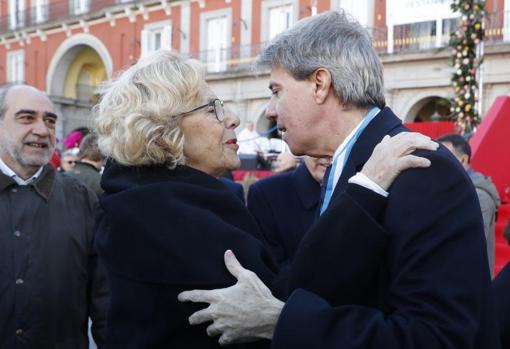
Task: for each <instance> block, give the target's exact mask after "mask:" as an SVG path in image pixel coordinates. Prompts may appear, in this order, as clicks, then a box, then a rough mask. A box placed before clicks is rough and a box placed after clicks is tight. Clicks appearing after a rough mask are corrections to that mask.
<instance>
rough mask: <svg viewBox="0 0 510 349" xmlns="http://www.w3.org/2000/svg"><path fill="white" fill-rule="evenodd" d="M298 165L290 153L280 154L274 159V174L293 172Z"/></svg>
mask: <svg viewBox="0 0 510 349" xmlns="http://www.w3.org/2000/svg"><path fill="white" fill-rule="evenodd" d="M297 165H298V160H297V159H296V157H295V156H294V155H292V153H288V152H287V153H280V154H278V157H277V158H276V161H275V165H274V172H276V173H283V172H288V171H292V170H294V169H295V168H296V167H297Z"/></svg>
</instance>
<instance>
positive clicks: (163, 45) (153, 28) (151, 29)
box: [141, 21, 172, 57]
mask: <svg viewBox="0 0 510 349" xmlns="http://www.w3.org/2000/svg"><path fill="white" fill-rule="evenodd" d="M141 40H142V41H141V42H142V54H141V55H142V57H144V56H146V55H147V54H148V53H150V52H154V51H156V50H159V49H166V50H170V49H171V48H172V23H171V22H170V21H163V22H158V23H151V24H148V25H146V26H145V27H144V29H143V30H142V38H141Z"/></svg>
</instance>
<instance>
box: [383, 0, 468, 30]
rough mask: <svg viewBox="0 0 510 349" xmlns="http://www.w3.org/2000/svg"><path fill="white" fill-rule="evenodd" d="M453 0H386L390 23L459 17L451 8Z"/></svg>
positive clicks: (388, 21)
mask: <svg viewBox="0 0 510 349" xmlns="http://www.w3.org/2000/svg"><path fill="white" fill-rule="evenodd" d="M452 2H453V0H386V15H387V24H388V25H401V24H409V23H419V22H429V21H436V20H438V19H447V18H454V17H457V16H458V14H455V13H453V12H452V10H451V9H450V5H451V4H452Z"/></svg>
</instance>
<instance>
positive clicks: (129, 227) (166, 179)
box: [96, 162, 275, 349]
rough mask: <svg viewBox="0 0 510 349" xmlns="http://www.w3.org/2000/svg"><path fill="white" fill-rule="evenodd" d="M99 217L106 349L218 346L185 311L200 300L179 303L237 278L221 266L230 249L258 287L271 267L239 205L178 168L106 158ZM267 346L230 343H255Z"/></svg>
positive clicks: (208, 181) (213, 183)
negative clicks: (106, 298)
mask: <svg viewBox="0 0 510 349" xmlns="http://www.w3.org/2000/svg"><path fill="white" fill-rule="evenodd" d="M101 184H102V187H103V188H104V190H105V195H104V196H103V197H102V198H101V199H100V205H99V209H98V214H97V233H96V239H97V241H96V244H97V247H98V250H99V253H100V256H101V258H102V259H103V261H104V263H105V265H106V268H107V270H108V274H109V282H110V288H111V304H110V308H109V312H108V326H107V345H106V347H107V348H108V349H135V348H136V349H158V348H165V349H170V348H172V349H178V348H182V349H194V348H197V349H199V348H200V349H202V348H219V345H218V337H215V338H209V337H207V335H206V330H205V328H206V325H202V326H191V325H189V323H188V317H189V316H190V315H191V314H192V313H193V312H194V311H196V310H198V309H200V308H203V307H204V306H205V305H202V306H200V305H193V304H190V303H186V304H183V303H179V302H178V301H177V295H178V294H179V293H180V292H182V291H184V290H190V289H215V288H223V287H227V286H231V285H233V284H234V283H235V281H236V280H235V279H234V277H233V276H231V275H230V274H229V272H228V271H227V269H226V268H225V265H224V262H223V254H224V252H225V250H227V249H231V250H233V251H234V253H235V254H236V256H237V257H238V259H239V261H240V262H241V264H242V265H243V266H244V267H246V268H248V269H250V270H252V271H254V272H255V273H257V275H258V276H259V277H260V278H261V279H262V281H264V282H265V283H266V284H267V283H270V282H271V280H272V279H273V277H274V273H275V269H274V267H273V266H274V264H273V263H272V261H271V260H270V259H269V257H268V255H267V254H266V253H265V252H264V249H263V246H262V244H261V243H260V242H259V241H258V240H257V239H255V238H254V237H252V236H251V235H249V234H250V233H251V234H253V236H257V235H256V234H258V232H257V229H258V228H257V225H256V223H255V221H254V220H253V218H252V217H251V216H250V214H249V213H248V211H247V210H246V208H245V207H244V206H243V203H242V202H241V201H240V200H239V199H238V198H237V197H236V196H235V195H234V194H233V193H232V192H231V191H230V190H229V189H228V188H227V187H226V186H225V185H224V184H222V183H221V182H220V181H218V180H217V179H215V178H213V177H211V176H209V175H207V174H205V173H203V172H200V171H198V170H195V169H192V168H190V167H185V166H178V167H177V168H176V169H174V170H169V169H168V168H166V167H124V166H120V165H118V164H115V163H112V162H110V163H109V164H108V165H107V166H106V169H105V172H104V174H103V178H102V183H101ZM266 345H267V342H261V341H259V342H258V343H256V344H251V345H238V346H231V348H262V347H265V346H266Z"/></svg>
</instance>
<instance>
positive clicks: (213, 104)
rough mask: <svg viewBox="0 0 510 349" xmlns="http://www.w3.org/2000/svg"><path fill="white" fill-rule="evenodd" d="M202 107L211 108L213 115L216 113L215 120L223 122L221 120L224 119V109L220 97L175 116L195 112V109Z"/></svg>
mask: <svg viewBox="0 0 510 349" xmlns="http://www.w3.org/2000/svg"><path fill="white" fill-rule="evenodd" d="M203 108H213V110H214V115H216V120H218V121H219V122H223V120H225V111H224V110H223V101H222V100H221V99H218V98H216V99H213V100H212V101H210V102H209V103H207V104H204V105H201V106H200V107H196V108H195V109H192V110H190V111H187V112H185V113H181V114H179V115H177V116H182V115H186V114H190V113H193V112H196V111H198V110H200V109H203Z"/></svg>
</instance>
